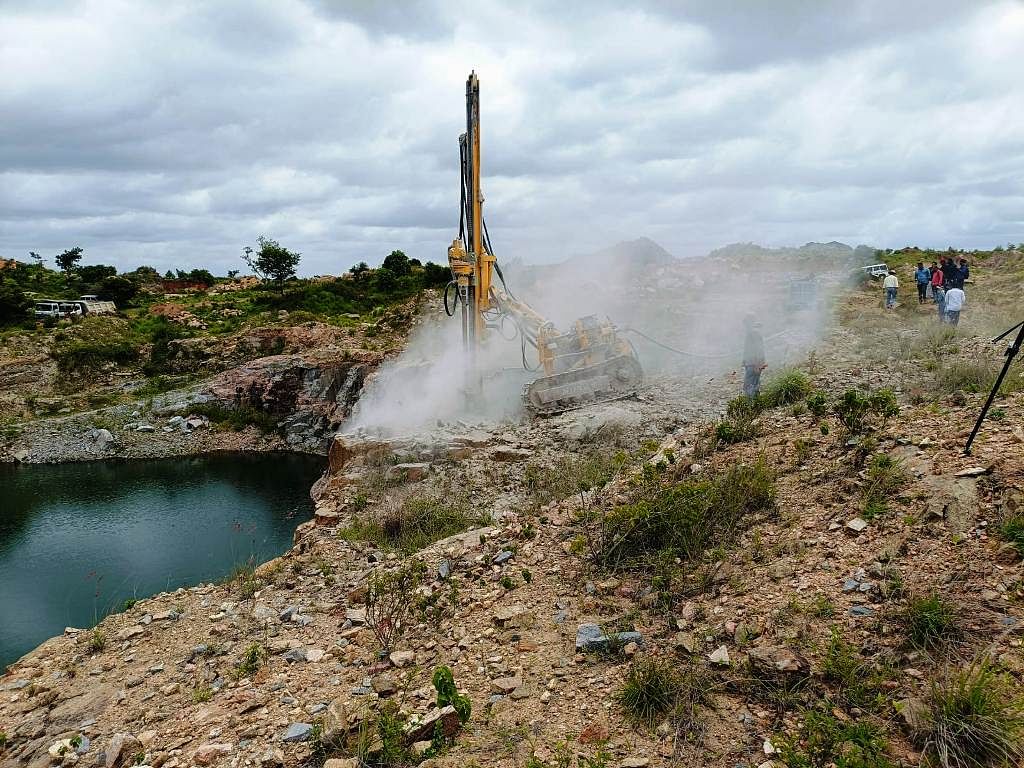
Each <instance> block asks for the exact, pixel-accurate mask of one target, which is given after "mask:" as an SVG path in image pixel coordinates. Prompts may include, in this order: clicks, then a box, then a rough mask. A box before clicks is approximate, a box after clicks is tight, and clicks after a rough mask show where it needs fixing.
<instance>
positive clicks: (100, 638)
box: [89, 627, 107, 653]
mask: <svg viewBox="0 0 1024 768" xmlns="http://www.w3.org/2000/svg"><path fill="white" fill-rule="evenodd" d="M106 647H107V635H106V633H105V632H104V631H103V630H102V629H100V628H99V627H96V629H94V630H93V631H92V633H91V634H90V635H89V651H90V652H92V653H100V652H101V651H102V650H103V649H104V648H106Z"/></svg>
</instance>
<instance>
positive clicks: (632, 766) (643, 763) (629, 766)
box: [619, 757, 651, 768]
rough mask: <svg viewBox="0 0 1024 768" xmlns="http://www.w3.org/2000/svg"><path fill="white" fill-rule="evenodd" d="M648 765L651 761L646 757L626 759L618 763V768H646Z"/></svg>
mask: <svg viewBox="0 0 1024 768" xmlns="http://www.w3.org/2000/svg"><path fill="white" fill-rule="evenodd" d="M650 764H651V761H650V760H649V759H648V758H646V757H627V758H626V759H625V760H623V761H622V762H621V763H619V768H647V766H649V765H650Z"/></svg>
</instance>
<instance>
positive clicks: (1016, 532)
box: [999, 512, 1024, 556]
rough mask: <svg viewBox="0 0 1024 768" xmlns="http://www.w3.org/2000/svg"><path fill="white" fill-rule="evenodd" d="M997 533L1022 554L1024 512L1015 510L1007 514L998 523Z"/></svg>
mask: <svg viewBox="0 0 1024 768" xmlns="http://www.w3.org/2000/svg"><path fill="white" fill-rule="evenodd" d="M999 535H1000V536H1002V538H1003V539H1004V540H1005V541H1006V542H1008V543H1010V544H1012V545H1013V546H1014V547H1015V548H1016V549H1017V552H1018V553H1019V554H1020V555H1022V556H1024V514H1021V513H1019V512H1017V513H1015V514H1011V515H1009V516H1007V517H1006V518H1005V519H1004V520H1003V521H1002V523H1001V524H1000V525H999Z"/></svg>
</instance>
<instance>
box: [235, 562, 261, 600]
mask: <svg viewBox="0 0 1024 768" xmlns="http://www.w3.org/2000/svg"><path fill="white" fill-rule="evenodd" d="M229 581H230V582H231V583H232V584H233V585H234V587H235V589H236V590H237V592H238V596H239V597H240V598H242V599H243V600H250V599H252V598H253V597H254V596H255V595H256V593H257V592H259V591H260V590H261V589H262V588H263V587H264V586H265V585H264V583H263V580H262V579H261V578H259V577H258V576H257V575H256V558H255V557H250V558H249V559H248V560H246V561H245V562H244V563H239V564H238V565H236V566H235V567H234V569H233V570H232V572H231V576H230V577H229Z"/></svg>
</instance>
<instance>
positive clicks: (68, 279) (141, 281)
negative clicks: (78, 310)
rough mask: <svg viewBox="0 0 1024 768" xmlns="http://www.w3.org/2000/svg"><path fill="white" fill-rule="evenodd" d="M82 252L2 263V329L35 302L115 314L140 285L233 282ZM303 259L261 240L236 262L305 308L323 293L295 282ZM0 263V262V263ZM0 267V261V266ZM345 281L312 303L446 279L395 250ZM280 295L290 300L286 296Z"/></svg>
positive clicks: (403, 290)
mask: <svg viewBox="0 0 1024 768" xmlns="http://www.w3.org/2000/svg"><path fill="white" fill-rule="evenodd" d="M84 255H85V251H84V249H83V248H82V247H81V246H75V247H73V248H69V249H67V250H64V251H62V252H61V253H58V254H56V255H55V256H53V257H52V261H53V264H54V265H55V267H56V269H51V268H49V267H48V266H47V261H48V259H47V258H45V257H43V256H41V255H40V254H39V253H37V252H35V251H30V252H29V260H28V261H25V262H21V261H17V260H14V261H13V265H11V262H10V261H8V262H6V264H7V268H5V269H2V270H0V324H4V325H9V324H12V323H19V322H23V321H25V320H26V319H28V313H29V310H30V309H31V307H32V303H33V300H34V299H33V297H32V296H31V295H30V294H34V295H35V298H51V297H52V298H61V297H66V296H69V295H73V296H74V297H77V296H78V295H89V294H94V295H96V296H97V298H99V299H100V300H102V301H113V302H114V303H115V304H116V305H117V307H118V308H123V307H125V306H129V305H130V304H131V303H132V301H133V300H134V299H135V297H136V296H137V295H138V294H139V292H140V290H141V288H142V287H143V286H152V285H155V284H159V283H160V281H161V280H181V281H187V282H192V283H201V284H203V285H206V286H211V285H214V284H215V283H216V282H218V280H224V279H228V280H230V279H234V278H236V277H237V276H238V274H239V270H237V269H233V270H228V272H227V277H226V278H218V277H215V276H214V275H213V273H211V272H210V271H209V270H207V269H202V268H200V269H192V270H189V271H186V270H182V269H176V270H173V271H172V270H167V271H166V272H165V273H164V274H163V275H162V276H161V274H160V273H159V272H158V271H157V270H156V269H155V268H154V267H151V266H141V267H138V268H136V269H134V270H132V271H130V272H124V273H120V274H119V273H118V271H117V269H116V268H115V267H113V266H109V265H106V264H85V265H82V264H81V263H80V262H81V261H82V259H83V257H84ZM301 257H302V254H300V253H298V252H295V251H292V250H290V249H288V248H286V247H285V246H283V245H281V244H280V243H279V242H278V241H277V240H274V239H272V238H269V237H265V236H260V237H259V238H258V240H257V247H255V248H253V247H250V246H246V247H245V248H244V249H243V251H242V261H243V262H244V263H245V264H246V265H247V266H248V267H249V269H250V270H252V272H253V273H255V274H256V275H257V277H259V278H260V279H261V280H262V281H263V282H264V283H265V286H266V287H269V288H273V289H275V290H276V292H277V294H278V298H277V299H275V300H274V301H272V302H270V303H272V304H276V305H292V304H297V305H299V306H305V305H306V304H308V303H310V301H313V300H315V299H317V294H322V293H323V292H324V288H323V286H322V285H316V286H312V285H310V281H302V280H299V279H298V277H297V268H298V266H299V263H300V261H301ZM2 261H3V260H0V262H2ZM0 266H2V263H0ZM348 272H349V274H348V276H347V277H346V278H345V279H344V280H343V281H341V282H347V283H351V284H352V285H351V286H338V287H337V288H335V289H328V290H327V292H328V293H330V294H334V298H333V299H330V300H327V301H326V303H325V301H324V300H323V298H322V297H321V298H320V299H319V300H318V301H314V302H313V303H319V305H321V306H325V308H326V307H327V306H328V305H330V306H336V305H337V304H338V299H339V298H341V297H343V298H344V300H345V301H347V302H349V303H351V302H355V303H356V304H358V305H360V306H362V305H365V304H366V303H372V302H374V301H382V302H388V301H391V300H396V299H401V298H404V297H405V296H408V295H411V294H412V293H414V292H415V291H417V290H421V289H424V288H437V287H441V286H444V285H445V284H446V283H447V282H448V280H449V279H450V274H449V269H448V267H446V266H441V265H439V264H434V263H432V262H427V263H426V264H423V263H422V262H420V261H419V260H418V259H414V258H409V257H408V256H406V254H405V253H403V252H402V251H400V250H395V251H392V252H391V253H389V254H388V255H387V256H386V257H385V258H384V259H383V261H382V263H381V265H380V267H377V268H371V267H370V266H369V265H368V264H367V263H366V262H360V263H358V264H356V265H355V266H353V267H352V268H351V269H349V270H348ZM286 292H290V293H296V292H298V294H299V295H296V296H286Z"/></svg>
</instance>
